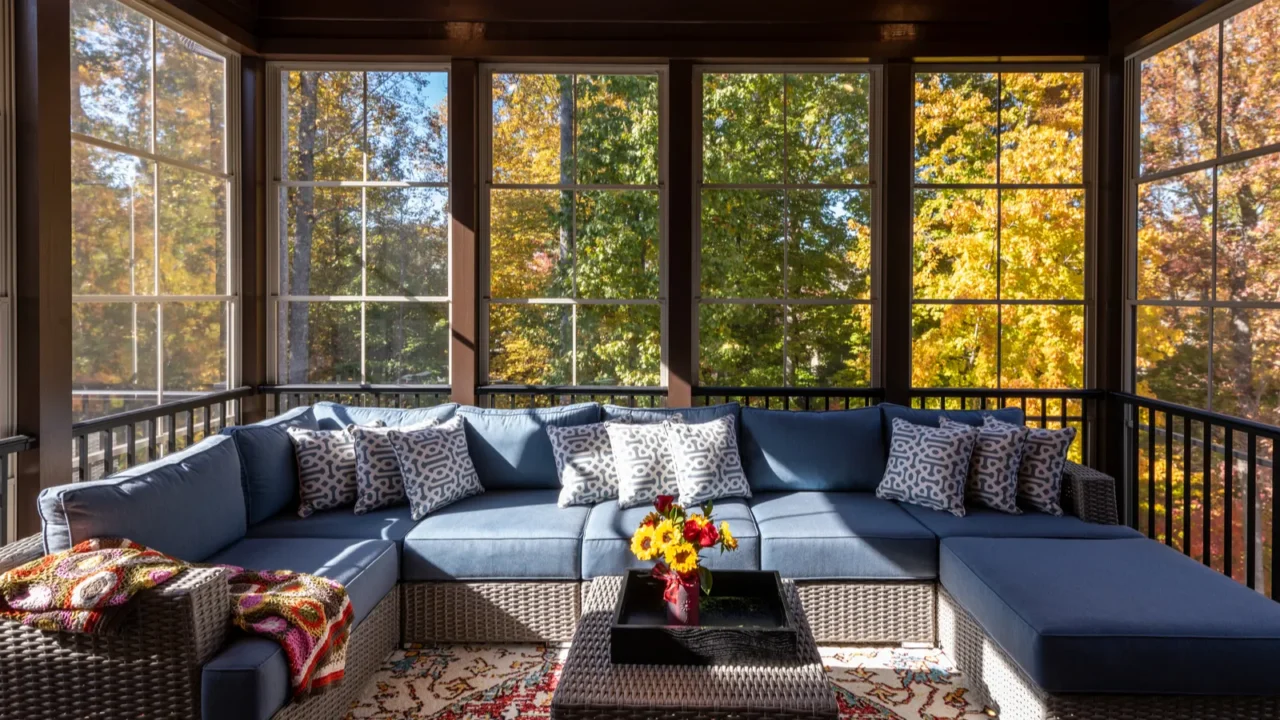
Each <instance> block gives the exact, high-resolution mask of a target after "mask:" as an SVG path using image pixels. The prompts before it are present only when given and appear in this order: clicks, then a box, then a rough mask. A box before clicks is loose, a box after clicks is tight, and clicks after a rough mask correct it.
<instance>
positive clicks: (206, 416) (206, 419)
mask: <svg viewBox="0 0 1280 720" xmlns="http://www.w3.org/2000/svg"><path fill="white" fill-rule="evenodd" d="M212 414H213V408H211V407H209V406H208V405H205V406H204V437H202V438H200V439H201V440H207V439H208V438H209V416H210V415H212Z"/></svg>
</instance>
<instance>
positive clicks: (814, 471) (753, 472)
mask: <svg viewBox="0 0 1280 720" xmlns="http://www.w3.org/2000/svg"><path fill="white" fill-rule="evenodd" d="M881 434H882V430H881V425H880V411H879V410H878V409H877V408H874V407H868V408H858V409H856V410H831V411H828V412H800V411H792V410H761V409H758V408H750V407H748V408H743V409H742V442H741V444H740V446H739V447H740V448H741V452H742V467H743V470H744V471H746V473H747V481H748V482H750V483H751V490H752V492H783V491H788V490H822V491H839V490H861V491H866V492H870V491H873V490H875V489H876V486H877V485H879V484H880V478H881V477H883V476H884V464H885V455H884V439H883V437H882V436H881Z"/></svg>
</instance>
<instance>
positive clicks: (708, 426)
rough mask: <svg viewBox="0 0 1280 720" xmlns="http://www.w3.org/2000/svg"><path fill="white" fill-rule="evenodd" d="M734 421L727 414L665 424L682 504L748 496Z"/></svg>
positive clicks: (688, 505) (749, 495) (693, 505)
mask: <svg viewBox="0 0 1280 720" xmlns="http://www.w3.org/2000/svg"><path fill="white" fill-rule="evenodd" d="M734 425H735V422H734V417H733V416H732V415H726V416H725V417H722V418H716V419H715V420H712V421H710V422H705V423H698V424H697V425H685V424H683V423H671V424H670V425H668V426H667V439H668V441H669V442H670V443H671V455H672V457H674V458H675V461H676V487H677V488H679V490H680V504H681V505H684V506H685V507H696V506H698V505H701V504H702V503H704V502H706V501H708V500H718V499H720V498H726V497H751V486H750V485H748V484H747V475H746V473H744V472H743V471H742V457H741V456H740V455H739V454H738V433H737V430H736V429H735V427H734Z"/></svg>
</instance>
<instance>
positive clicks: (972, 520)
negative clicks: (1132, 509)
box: [899, 503, 1142, 540]
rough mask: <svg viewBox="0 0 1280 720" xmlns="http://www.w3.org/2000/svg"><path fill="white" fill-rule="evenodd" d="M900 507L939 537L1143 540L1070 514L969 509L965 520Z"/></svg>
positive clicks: (906, 505) (904, 505) (914, 507)
mask: <svg viewBox="0 0 1280 720" xmlns="http://www.w3.org/2000/svg"><path fill="white" fill-rule="evenodd" d="M899 507H901V508H902V509H903V510H905V511H906V512H907V513H908V514H909V515H911V517H913V518H915V520H916V521H917V522H919V523H920V524H921V525H923V526H924V527H926V528H928V529H929V530H930V531H931V532H932V533H933V534H934V535H937V536H938V537H939V538H951V537H987V538H1076V539H1082V540H1123V539H1132V538H1140V537H1142V533H1140V532H1138V531H1137V530H1134V529H1133V528H1131V527H1129V526H1127V525H1103V524H1100V523H1090V522H1085V521H1084V520H1081V519H1080V518H1078V517H1075V516H1073V515H1061V516H1058V515H1049V514H1048V513H1042V512H1030V511H1028V512H1024V513H1022V514H1021V515H1011V514H1009V513H1005V512H1000V511H999V510H992V509H990V508H983V507H973V506H970V507H969V508H967V509H966V510H965V516H964V517H956V516H955V515H952V514H951V513H949V512H943V511H941V510H932V509H930V508H926V507H921V506H919V505H912V504H910V503H900V504H899Z"/></svg>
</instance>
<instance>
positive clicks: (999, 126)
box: [996, 73, 1004, 388]
mask: <svg viewBox="0 0 1280 720" xmlns="http://www.w3.org/2000/svg"><path fill="white" fill-rule="evenodd" d="M1003 154H1004V73H997V74H996V387H997V388H1000V387H1003V385H1004V304H1003V303H1002V302H1001V300H1002V299H1003V298H1004V294H1003V292H1002V289H1003V288H1001V286H1000V285H1001V283H1000V281H1001V277H1000V275H1001V273H1000V270H1001V267H1002V266H1003V265H1004V259H1003V257H1002V255H1001V251H1002V248H1001V240H1002V239H1003V232H1002V231H1003V229H1004V191H1003V190H1002V189H1001V185H1000V183H1001V182H1003V181H1004V176H1003V172H1004V168H1003V166H1002V164H1001V156H1002V155H1003Z"/></svg>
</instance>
